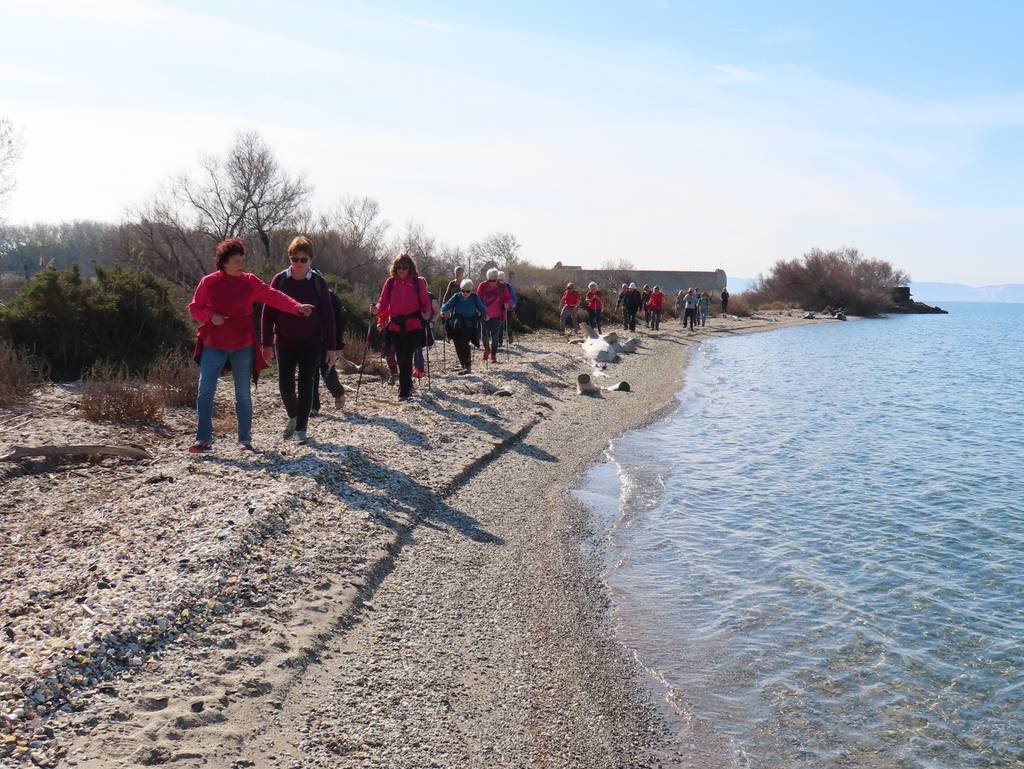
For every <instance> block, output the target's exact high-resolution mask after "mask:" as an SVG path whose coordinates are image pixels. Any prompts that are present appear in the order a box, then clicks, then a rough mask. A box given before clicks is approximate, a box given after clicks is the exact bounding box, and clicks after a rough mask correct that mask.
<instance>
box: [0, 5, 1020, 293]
mask: <svg viewBox="0 0 1024 769" xmlns="http://www.w3.org/2000/svg"><path fill="white" fill-rule="evenodd" d="M0 27H2V28H3V29H5V30H6V31H5V35H4V36H5V40H6V41H8V43H9V45H6V46H5V47H3V48H0V115H5V116H7V117H10V118H11V119H12V120H14V121H15V122H16V123H17V124H19V125H20V126H21V127H22V129H23V131H24V133H25V137H26V140H27V146H26V152H25V157H24V160H23V162H22V164H21V166H20V168H19V179H20V185H19V189H18V190H17V192H16V193H15V196H14V197H13V199H12V200H11V201H10V204H9V206H8V211H7V214H8V218H9V219H11V220H14V221H33V220H39V219H50V220H52V219H73V218H101V219H119V218H120V217H122V216H123V215H124V213H125V210H126V209H127V208H128V207H130V206H132V205H137V204H139V203H143V202H144V201H145V200H146V199H147V198H148V197H150V196H151V195H152V194H153V193H154V192H155V191H156V189H157V188H158V186H159V184H160V182H161V180H163V179H165V178H167V177H168V176H170V175H172V174H175V173H178V172H181V171H186V170H189V169H190V168H192V167H193V166H194V163H195V160H196V157H197V156H198V155H199V153H200V152H204V151H207V152H217V151H220V150H222V149H223V148H225V147H226V146H227V145H228V144H229V143H230V141H231V138H232V136H233V134H234V133H235V132H236V131H238V130H243V129H253V128H254V129H256V130H259V131H260V132H261V133H263V135H264V136H265V137H266V138H267V140H268V141H269V142H270V143H271V144H272V145H273V147H274V148H275V150H276V151H277V152H278V154H279V156H280V158H281V160H282V161H283V162H284V163H285V164H286V165H287V166H288V167H289V168H291V169H294V170H296V171H303V172H304V173H306V174H307V176H308V178H309V180H310V181H311V182H312V183H313V184H314V185H315V187H316V197H315V202H316V205H317V206H319V207H327V206H330V205H331V204H332V203H333V202H334V201H335V200H337V199H338V198H339V197H341V196H343V195H356V194H357V195H363V194H365V195H370V196H373V197H375V198H377V199H378V200H379V201H380V203H381V205H382V207H383V211H384V213H385V215H386V216H387V217H388V218H389V219H390V220H391V221H392V222H393V223H394V224H395V225H396V226H399V227H400V226H402V225H403V224H404V223H405V222H406V221H408V220H410V219H413V220H417V221H421V222H423V223H424V224H425V225H426V227H427V229H428V231H430V232H432V233H433V234H435V235H436V236H438V237H439V238H440V239H442V240H444V241H447V242H450V243H460V244H463V245H465V244H468V243H470V242H472V241H473V240H475V239H477V238H479V237H482V236H483V235H486V234H487V233H488V232H492V231H495V230H508V231H512V232H514V233H516V235H517V236H518V237H519V239H520V240H521V241H522V242H523V244H524V253H525V255H526V256H528V257H530V258H531V259H534V260H535V261H538V262H541V263H553V262H554V261H556V260H562V261H565V262H572V263H583V264H597V263H598V262H600V261H602V260H604V259H608V258H628V259H631V260H632V261H634V262H635V263H637V264H638V265H639V266H645V267H652V268H653V267H663V268H675V267H678V268H694V269H699V268H714V267H719V266H721V267H723V268H725V269H726V270H727V271H728V272H729V273H731V274H733V275H744V276H749V275H754V274H757V273H758V272H760V271H762V270H765V269H767V268H768V267H769V266H770V265H771V263H772V262H773V261H774V260H775V259H778V258H784V257H792V256H798V255H799V254H801V253H802V252H804V251H806V250H807V249H809V248H811V247H814V246H819V247H823V248H828V247H833V246H840V245H853V246H857V247H859V248H860V249H861V250H862V251H864V252H865V253H867V254H868V255H870V256H876V257H880V258H885V259H889V260H891V261H893V262H894V263H896V264H898V265H900V266H902V267H904V268H905V269H907V270H908V271H909V272H910V273H911V274H912V275H913V276H914V277H915V278H917V279H919V280H947V281H962V282H966V283H971V284H982V283H1000V282H1024V236H1022V234H1021V226H1020V222H1021V221H1024V216H1022V214H1024V186H1022V184H1021V179H1022V178H1024V174H1022V172H1024V64H1022V63H1021V62H1022V58H1021V57H1020V55H1019V53H1018V51H1019V47H1020V43H1019V39H1020V34H1021V30H1022V29H1024V4H1015V3H1008V2H1007V3H996V2H992V3H979V4H973V5H972V4H967V3H958V4H953V3H943V2H931V3H920V2H901V3H890V4H882V3H871V2H858V3H852V2H851V3H842V4H839V3H821V2H818V3H804V2H799V3H797V2H788V3H787V2H779V3H760V2H759V3H754V2H724V3H714V4H711V3H697V2H675V1H673V0H654V1H653V2H634V3H629V4H625V3H623V4H600V5H599V4H590V3H582V2H570V3H540V2H532V1H530V2H517V3H500V4H499V3H475V2H448V3H412V2H404V3H403V2H383V3H373V4H350V3H335V2H319V1H316V0H297V1H296V2H290V3H270V2H259V1H255V2H253V1H250V2H220V3H217V2H204V3H199V2H175V3H170V2H159V1H158V0H143V1H141V2H129V1H128V0H0Z"/></svg>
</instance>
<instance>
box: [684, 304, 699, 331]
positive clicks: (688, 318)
mask: <svg viewBox="0 0 1024 769" xmlns="http://www.w3.org/2000/svg"><path fill="white" fill-rule="evenodd" d="M696 322H697V308H696V307H687V308H686V309H685V310H683V327H684V328H685V327H686V324H687V323H689V324H690V331H693V327H694V324H696Z"/></svg>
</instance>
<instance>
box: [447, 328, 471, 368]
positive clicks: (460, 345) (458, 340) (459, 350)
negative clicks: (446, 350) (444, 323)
mask: <svg viewBox="0 0 1024 769" xmlns="http://www.w3.org/2000/svg"><path fill="white" fill-rule="evenodd" d="M449 336H450V337H451V340H452V342H453V343H454V344H455V354H456V355H458V356H459V365H460V366H462V368H469V367H470V366H471V365H472V363H473V355H472V353H471V352H470V350H469V340H470V339H472V338H473V330H472V329H458V330H455V331H451V332H450V333H449Z"/></svg>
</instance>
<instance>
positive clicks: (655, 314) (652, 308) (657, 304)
mask: <svg viewBox="0 0 1024 769" xmlns="http://www.w3.org/2000/svg"><path fill="white" fill-rule="evenodd" d="M647 310H648V312H650V314H651V328H652V329H653V330H654V331H658V330H659V329H660V328H661V313H662V312H664V311H665V295H664V294H663V293H661V286H655V287H654V290H653V291H651V295H650V296H649V297H648V298H647Z"/></svg>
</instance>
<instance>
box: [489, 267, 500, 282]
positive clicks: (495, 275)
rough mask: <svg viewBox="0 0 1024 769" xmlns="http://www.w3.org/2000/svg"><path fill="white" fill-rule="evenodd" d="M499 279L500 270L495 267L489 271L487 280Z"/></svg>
mask: <svg viewBox="0 0 1024 769" xmlns="http://www.w3.org/2000/svg"><path fill="white" fill-rule="evenodd" d="M497 279H498V270H497V269H495V268H494V267H491V269H489V270H488V271H487V280H497Z"/></svg>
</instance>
